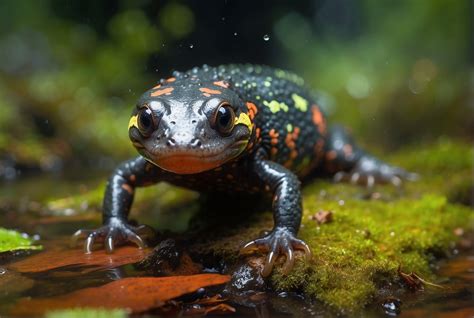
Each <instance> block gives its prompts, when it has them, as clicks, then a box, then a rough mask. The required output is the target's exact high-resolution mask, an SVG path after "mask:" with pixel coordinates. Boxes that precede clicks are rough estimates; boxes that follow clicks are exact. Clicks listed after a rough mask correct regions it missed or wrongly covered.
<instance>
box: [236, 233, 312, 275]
mask: <svg viewBox="0 0 474 318" xmlns="http://www.w3.org/2000/svg"><path fill="white" fill-rule="evenodd" d="M295 249H299V250H303V251H304V252H305V259H306V260H310V259H311V250H310V248H309V246H308V245H307V244H306V243H305V242H303V241H301V240H299V239H297V238H295V236H294V235H293V234H292V233H291V232H290V231H289V230H288V229H286V228H276V229H274V230H273V231H272V232H270V233H269V234H268V235H266V236H265V237H262V238H259V239H256V240H253V241H250V242H248V243H247V244H245V245H244V246H243V247H242V249H241V250H240V253H241V254H246V253H249V252H254V251H256V250H263V251H264V252H268V255H267V257H266V259H265V264H264V266H263V269H262V272H261V274H262V276H263V277H267V276H269V275H270V274H271V272H272V270H273V267H274V265H275V262H276V260H277V258H278V256H280V255H282V254H283V255H285V257H286V261H285V263H284V264H283V268H282V273H283V274H284V275H287V274H288V273H289V272H290V271H291V270H292V268H293V266H294V264H295V255H294V250H295Z"/></svg>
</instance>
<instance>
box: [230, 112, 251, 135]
mask: <svg viewBox="0 0 474 318" xmlns="http://www.w3.org/2000/svg"><path fill="white" fill-rule="evenodd" d="M240 124H242V125H245V126H247V128H248V129H249V131H252V128H253V124H252V121H251V120H250V117H249V116H248V115H247V114H246V113H240V115H239V117H236V118H235V121H234V126H235V125H240Z"/></svg>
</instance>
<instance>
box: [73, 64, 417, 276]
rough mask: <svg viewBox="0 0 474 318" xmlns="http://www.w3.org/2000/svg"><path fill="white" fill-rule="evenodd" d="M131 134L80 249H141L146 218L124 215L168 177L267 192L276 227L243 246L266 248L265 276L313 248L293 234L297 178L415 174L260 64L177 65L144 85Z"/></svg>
mask: <svg viewBox="0 0 474 318" xmlns="http://www.w3.org/2000/svg"><path fill="white" fill-rule="evenodd" d="M128 134H129V137H130V140H131V142H132V144H133V146H134V147H135V148H136V150H137V151H138V153H139V156H137V157H136V158H134V159H131V160H129V161H126V162H124V163H122V164H121V165H119V166H118V167H117V168H116V169H115V171H114V172H113V173H112V175H111V177H110V179H109V181H108V183H107V186H106V189H105V196H104V201H103V226H102V227H100V228H98V229H94V230H79V231H77V232H76V233H75V234H74V236H73V238H74V239H75V240H77V239H80V238H84V239H85V242H84V249H85V252H86V253H91V252H92V246H93V245H94V243H103V245H104V247H105V249H106V251H107V252H112V251H113V250H114V247H115V246H117V245H119V244H124V243H127V242H132V243H134V244H136V245H137V246H138V247H140V248H143V247H144V246H145V243H144V239H143V236H144V233H145V230H146V228H145V227H144V226H134V225H131V224H129V223H128V214H129V211H130V207H131V205H132V201H133V198H134V193H135V190H136V188H138V187H144V186H149V185H153V184H156V183H158V182H168V183H171V184H174V185H177V186H182V187H186V188H189V189H193V190H197V191H202V192H228V193H233V194H238V193H242V194H264V193H266V194H268V195H269V196H270V198H271V201H272V211H273V219H274V226H273V229H272V230H271V231H270V232H268V233H267V234H265V235H263V236H262V237H260V238H256V239H255V240H253V241H250V242H248V243H247V244H245V245H244V246H243V247H242V251H243V252H249V251H254V250H260V251H263V252H266V253H267V256H266V260H265V265H264V268H263V270H262V275H263V276H268V275H269V274H270V273H271V272H272V269H273V267H274V264H275V260H276V259H277V258H278V257H279V256H280V255H282V256H284V257H285V263H284V265H283V269H282V270H283V273H288V272H289V271H290V270H291V269H292V267H293V265H294V262H295V256H294V251H295V250H302V251H303V252H304V254H305V255H306V257H307V258H310V256H311V250H310V248H309V246H308V245H307V244H306V243H305V242H303V241H302V240H300V239H298V238H297V233H298V230H299V227H300V223H301V217H302V198H301V180H304V179H305V178H308V177H317V176H321V175H323V174H328V173H329V174H332V175H333V176H334V178H335V179H336V181H350V182H352V183H359V184H365V185H367V186H368V187H372V186H374V184H376V183H393V184H395V185H399V184H400V183H401V182H402V180H404V179H408V180H411V179H415V178H416V175H415V174H413V173H410V172H407V171H405V170H404V169H401V168H398V167H395V166H391V165H389V164H387V163H384V162H383V161H381V160H379V159H377V158H375V157H374V156H372V155H370V154H368V153H367V152H366V151H364V150H363V149H361V148H360V147H359V146H357V144H356V143H355V142H354V141H353V139H352V138H351V136H350V135H349V134H348V132H347V131H346V130H345V129H343V128H341V127H339V126H331V127H329V126H328V123H327V119H326V115H325V114H324V112H323V111H322V109H321V107H320V105H319V104H318V102H317V100H316V99H315V97H314V94H313V93H312V92H311V90H310V89H309V88H308V87H307V86H306V85H305V84H304V81H303V79H302V78H300V77H299V76H297V75H295V74H293V73H291V72H287V71H284V70H281V69H276V68H271V67H267V66H260V65H222V66H218V67H210V66H207V65H204V66H202V67H195V68H193V69H191V70H189V71H186V72H178V71H175V72H174V73H173V74H172V77H169V78H167V79H162V80H160V81H159V82H158V84H157V85H155V86H154V87H153V88H151V89H150V90H148V91H146V92H145V93H144V94H143V95H142V96H141V97H140V98H139V100H138V103H137V104H136V107H135V108H134V109H133V112H132V115H131V118H130V122H129V125H128Z"/></svg>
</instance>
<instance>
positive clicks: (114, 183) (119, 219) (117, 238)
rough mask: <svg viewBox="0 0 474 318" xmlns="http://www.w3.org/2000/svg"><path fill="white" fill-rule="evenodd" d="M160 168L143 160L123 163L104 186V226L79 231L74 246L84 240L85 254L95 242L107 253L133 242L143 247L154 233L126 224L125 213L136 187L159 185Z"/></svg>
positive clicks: (143, 226)
mask: <svg viewBox="0 0 474 318" xmlns="http://www.w3.org/2000/svg"><path fill="white" fill-rule="evenodd" d="M158 180H159V168H156V167H154V166H152V165H151V164H150V163H148V162H147V161H146V160H145V159H143V158H142V157H138V158H136V159H133V160H130V161H126V162H124V163H123V164H121V165H120V166H119V167H118V168H117V169H116V170H115V171H114V173H113V174H112V176H111V177H110V179H109V182H108V184H107V187H106V190H105V196H104V204H103V205H104V206H103V226H101V227H100V228H98V229H94V230H82V229H81V230H78V231H77V232H76V233H74V235H73V236H72V243H73V244H74V245H75V244H76V243H77V241H78V240H79V239H85V241H84V251H85V252H86V253H91V252H92V247H93V245H94V244H95V243H103V244H104V246H105V249H106V251H107V252H108V253H111V252H113V250H114V248H115V246H117V245H122V244H125V243H127V242H132V243H134V244H135V245H137V246H138V247H139V248H144V247H145V246H146V244H145V242H144V238H145V237H147V236H154V230H153V229H151V228H150V227H148V226H146V225H140V226H133V225H131V224H129V223H128V214H129V211H130V207H131V205H132V202H133V197H134V193H135V187H137V186H138V187H139V186H145V185H149V184H153V183H156V182H158Z"/></svg>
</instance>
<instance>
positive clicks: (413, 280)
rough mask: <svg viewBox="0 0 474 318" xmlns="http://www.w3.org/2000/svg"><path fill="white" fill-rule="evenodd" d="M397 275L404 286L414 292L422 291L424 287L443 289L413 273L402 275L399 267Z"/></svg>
mask: <svg viewBox="0 0 474 318" xmlns="http://www.w3.org/2000/svg"><path fill="white" fill-rule="evenodd" d="M398 275H399V276H400V277H401V278H402V280H403V281H404V282H405V284H407V286H408V288H410V289H411V290H415V291H417V290H423V289H424V286H425V285H428V286H433V287H437V288H444V287H443V286H441V285H438V284H434V283H431V282H428V281H426V280H424V279H423V278H421V277H420V276H418V275H417V274H416V273H414V272H411V273H410V274H407V273H404V272H402V270H401V267H398Z"/></svg>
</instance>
